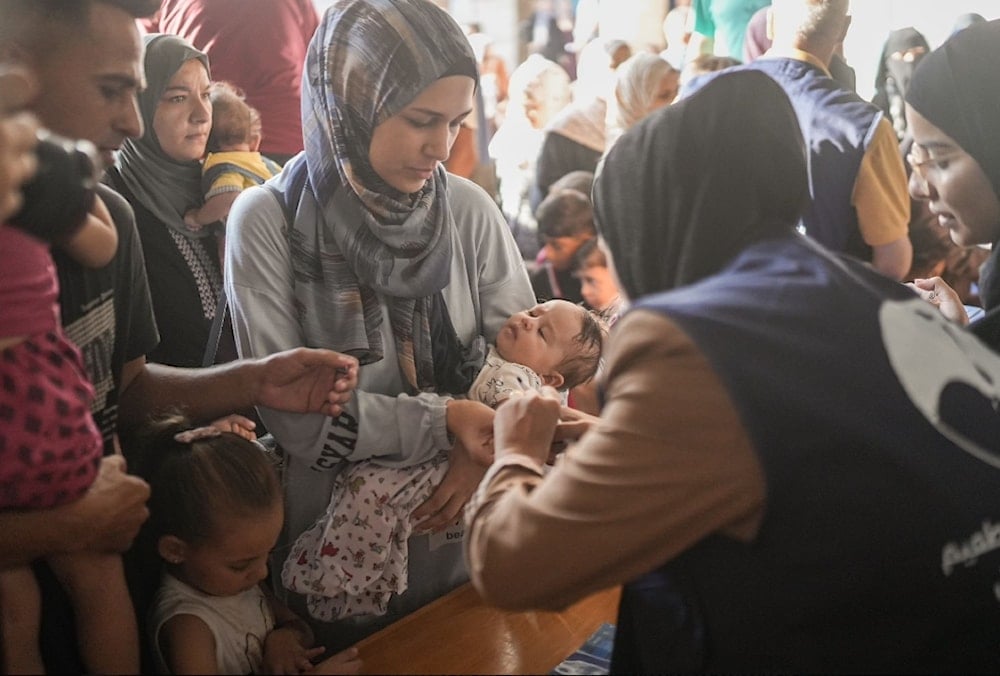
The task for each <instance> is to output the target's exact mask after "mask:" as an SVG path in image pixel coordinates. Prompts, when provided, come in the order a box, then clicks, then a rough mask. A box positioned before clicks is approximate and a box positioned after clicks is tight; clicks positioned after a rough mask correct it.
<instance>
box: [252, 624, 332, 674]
mask: <svg viewBox="0 0 1000 676" xmlns="http://www.w3.org/2000/svg"><path fill="white" fill-rule="evenodd" d="M325 650H326V649H325V648H323V646H317V647H315V648H306V647H305V646H303V645H302V643H301V636H300V634H299V632H297V631H296V630H294V629H291V628H288V627H281V628H278V629H274V630H272V631H271V633H270V634H268V635H267V637H266V638H265V639H264V660H263V664H262V667H263V669H262V673H265V674H301V673H304V672H307V671H311V670H312V668H313V663H312V660H313V658H316V657H319V656H320V655H322V654H323V653H324V651H325ZM331 659H333V658H331ZM320 664H322V662H321V663H320ZM345 673H346V672H345Z"/></svg>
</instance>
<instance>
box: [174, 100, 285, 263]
mask: <svg viewBox="0 0 1000 676" xmlns="http://www.w3.org/2000/svg"><path fill="white" fill-rule="evenodd" d="M210 96H211V102H212V131H211V132H210V133H209V135H208V146H207V148H208V157H206V158H205V164H204V165H203V166H202V179H201V187H202V191H203V192H204V195H205V202H204V204H202V205H201V206H200V207H198V208H196V209H190V210H189V211H188V212H187V213H186V214H184V223H185V224H186V225H187V226H188V228H190V229H191V231H192V232H199V231H201V230H202V229H203V228H205V227H206V226H209V225H212V224H213V223H222V224H223V226H222V228H220V230H219V232H218V235H219V247H220V249H223V248H224V242H225V239H224V233H225V221H226V217H227V216H229V210H230V208H232V206H233V202H235V201H236V198H237V196H239V194H240V193H241V192H243V190H245V189H246V188H250V187H253V186H255V185H260V184H261V183H263V182H264V181H266V180H267V179H269V178H271V177H272V176H274V175H275V174H277V173H278V172H280V171H281V167H280V166H278V164H277V163H276V162H273V161H272V160H270V159H268V158H266V157H264V156H263V155H261V154H260V152H259V150H258V148H260V140H261V135H260V113H258V112H257V111H256V110H254V109H253V108H251V107H250V106H249V105H248V104H247V102H246V101H244V100H243V97H242V96H241V94H240V92H239V91H238V90H237V89H235V88H234V87H233V86H232V85H230V84H229V83H227V82H214V83H212V88H211V94H210ZM255 119H256V124H255ZM219 260H222V256H221V251H220V257H219Z"/></svg>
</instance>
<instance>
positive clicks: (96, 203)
mask: <svg viewBox="0 0 1000 676" xmlns="http://www.w3.org/2000/svg"><path fill="white" fill-rule="evenodd" d="M90 198H91V199H92V200H93V206H92V207H91V208H90V211H89V213H86V214H85V215H83V216H81V218H82V223H81V222H80V219H76V220H77V222H75V223H67V224H66V225H67V226H68V227H66V228H63V232H55V233H47V236H49V237H50V238H51V239H52V242H51V243H54V244H57V245H59V246H62V247H64V248H65V249H66V250H67V251H68V252H69V253H70V254H71V255H72V256H73V257H74V258H76V259H77V260H79V261H80V262H81V263H82V264H84V265H88V266H93V267H100V266H103V265H106V264H107V263H108V262H109V261H110V260H111V259H112V257H113V256H114V253H115V250H116V248H117V245H118V235H117V232H116V230H115V227H114V225H113V223H112V221H111V216H110V214H109V213H108V211H107V209H106V207H105V206H104V204H103V202H101V200H100V198H98V197H96V196H95V195H91V196H90ZM22 227H27V226H14V225H11V224H6V223H5V224H0V260H2V262H0V309H2V312H0V509H3V510H17V509H25V510H40V509H48V508H52V507H56V506H58V505H61V504H65V503H68V502H71V501H73V500H76V499H78V498H79V497H81V496H82V495H83V493H85V492H86V491H87V489H88V488H89V487H90V485H91V484H92V483H93V482H94V480H95V478H96V477H97V470H98V465H99V464H100V461H101V457H102V453H103V441H102V438H101V434H100V432H99V431H98V429H97V426H96V425H95V424H94V420H93V418H92V417H91V414H90V400H91V398H92V397H93V388H92V387H91V385H90V383H89V381H88V380H87V377H86V374H85V372H84V366H83V361H82V359H81V357H80V353H79V351H78V350H77V348H76V346H74V345H73V344H72V343H71V342H70V341H69V339H68V338H67V337H66V336H65V334H63V331H62V327H61V326H60V321H59V307H58V303H57V300H58V293H59V289H58V282H57V277H56V272H55V266H54V264H53V261H52V257H51V255H50V253H49V245H50V242H47V241H44V240H42V239H40V238H39V237H38V236H36V235H35V234H32V232H28V231H26V230H25V229H22ZM43 227H45V228H46V229H51V228H52V224H51V223H46V224H45V225H44V226H43ZM46 560H47V562H48V563H49V565H50V567H51V568H52V570H53V571H54V572H55V574H56V576H57V577H58V579H59V581H60V583H61V584H62V585H63V586H64V587H65V589H66V591H67V593H68V594H69V596H70V598H71V600H72V602H73V607H74V614H75V617H76V621H77V630H78V635H79V638H80V650H81V655H82V657H83V660H84V663H85V665H86V666H87V668H88V670H89V671H91V672H92V673H138V669H139V644H138V634H137V630H136V621H135V613H134V610H133V608H132V602H131V600H130V597H129V594H128V589H127V587H126V584H125V574H124V571H123V568H122V563H121V557H119V556H118V555H116V554H111V553H108V554H98V553H91V552H76V553H73V554H63V555H59V556H51V557H48V558H47V559H46ZM40 619H41V618H40V598H39V591H38V585H37V583H36V581H35V578H34V575H33V573H32V572H31V569H30V568H29V567H27V566H25V567H21V568H14V569H7V570H3V571H0V626H2V628H3V631H2V647H0V649H2V655H3V664H2V667H3V669H2V670H3V671H4V672H6V673H40V672H42V671H43V669H44V667H43V665H42V661H41V656H40V653H39V649H38V632H39V626H40Z"/></svg>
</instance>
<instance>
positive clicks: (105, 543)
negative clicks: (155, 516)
mask: <svg viewBox="0 0 1000 676" xmlns="http://www.w3.org/2000/svg"><path fill="white" fill-rule="evenodd" d="M148 499H149V485H148V484H147V483H146V482H145V481H143V480H142V479H140V478H139V477H136V476H131V475H129V474H126V473H125V458H123V457H121V456H120V455H111V456H108V457H106V458H103V459H102V460H101V466H100V469H99V470H98V473H97V478H96V479H95V480H94V483H93V484H91V486H90V488H89V489H88V490H87V492H86V493H84V494H83V497H81V498H80V499H79V500H76V501H75V502H71V503H69V504H67V505H64V506H62V507H58V508H57V509H59V510H65V516H66V517H67V518H68V519H69V522H70V523H71V524H74V526H75V529H74V532H76V533H78V534H79V537H80V547H79V549H83V550H87V551H93V552H123V551H125V550H126V549H128V548H129V547H130V546H131V545H132V540H133V539H135V536H136V534H137V533H138V532H139V527H140V526H142V524H143V523H144V522H145V521H146V519H147V518H149V510H148V509H147V508H146V500H148Z"/></svg>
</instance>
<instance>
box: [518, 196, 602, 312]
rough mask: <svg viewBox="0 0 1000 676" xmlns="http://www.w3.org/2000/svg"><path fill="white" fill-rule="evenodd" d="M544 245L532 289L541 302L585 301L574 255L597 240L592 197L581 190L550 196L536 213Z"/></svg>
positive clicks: (533, 276) (541, 241)
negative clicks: (559, 300)
mask: <svg viewBox="0 0 1000 676" xmlns="http://www.w3.org/2000/svg"><path fill="white" fill-rule="evenodd" d="M535 218H536V220H537V221H538V237H539V242H540V243H541V245H542V250H541V251H540V252H539V258H538V262H539V268H538V269H537V270H535V272H534V273H532V275H531V287H532V289H534V291H535V297H536V298H537V299H538V300H539V301H540V302H543V301H546V300H551V299H553V298H564V299H566V300H569V301H572V302H574V303H579V302H580V301H582V300H583V297H582V296H581V295H580V281H579V280H578V279H576V278H575V277H573V274H572V269H573V255H574V254H575V253H576V250H577V249H579V248H580V246H581V245H582V244H583V243H584V242H586V241H587V240H589V239H593V238H594V237H596V236H597V229H596V228H595V227H594V216H593V208H592V206H591V203H590V196H589V195H585V194H584V193H582V192H580V191H578V190H572V189H563V190H557V191H554V192H551V193H549V195H548V196H547V197H546V198H545V199H544V200H542V203H541V204H539V205H538V209H537V210H536V213H535Z"/></svg>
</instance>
